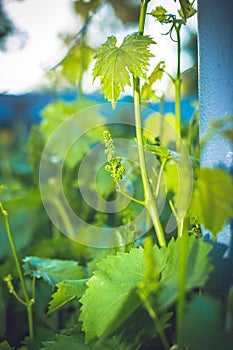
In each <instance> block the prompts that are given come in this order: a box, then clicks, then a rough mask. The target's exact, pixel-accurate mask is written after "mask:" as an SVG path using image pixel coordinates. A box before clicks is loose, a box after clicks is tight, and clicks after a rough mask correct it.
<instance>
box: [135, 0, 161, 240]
mask: <svg viewBox="0 0 233 350" xmlns="http://www.w3.org/2000/svg"><path fill="white" fill-rule="evenodd" d="M148 2H149V1H147V0H145V1H141V9H140V18H139V28H138V32H139V34H140V35H143V32H144V26H145V18H146V10H147V5H148ZM134 114H135V130H136V137H137V147H138V157H139V164H140V169H141V177H142V184H143V189H144V198H145V207H146V208H147V210H148V212H149V213H150V216H151V219H152V222H153V225H154V228H155V232H156V235H157V238H158V242H159V245H160V246H161V247H163V246H166V240H165V236H164V232H163V228H162V225H161V222H160V220H159V215H158V209H157V206H156V203H155V198H154V196H153V194H152V191H151V188H150V184H149V179H148V173H147V167H146V161H145V153H144V146H143V137H142V120H141V97H140V79H139V78H134Z"/></svg>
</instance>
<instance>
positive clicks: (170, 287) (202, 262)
mask: <svg viewBox="0 0 233 350" xmlns="http://www.w3.org/2000/svg"><path fill="white" fill-rule="evenodd" d="M211 249H212V246H211V245H210V244H207V243H205V242H203V240H202V239H196V238H195V237H193V236H191V237H189V239H188V262H187V274H186V285H185V289H186V292H188V291H191V290H192V289H194V288H198V287H203V286H204V285H205V283H206V281H207V279H208V277H209V274H210V273H211V271H212V270H213V266H212V264H211V262H210V259H209V258H208V254H209V253H210V251H211ZM181 253H182V252H181V251H180V239H179V238H178V239H177V240H174V239H171V241H170V242H169V244H168V247H167V255H168V259H167V262H166V265H165V268H164V269H163V271H162V274H161V279H160V286H161V292H160V293H159V294H158V298H157V301H156V304H158V308H159V309H160V310H161V311H163V310H165V309H167V308H168V307H170V306H171V305H172V304H173V303H174V302H175V301H176V300H177V297H178V273H179V271H178V264H179V257H180V254H181Z"/></svg>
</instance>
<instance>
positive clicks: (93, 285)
mask: <svg viewBox="0 0 233 350" xmlns="http://www.w3.org/2000/svg"><path fill="white" fill-rule="evenodd" d="M153 252H154V257H155V261H156V265H157V273H158V275H159V273H160V272H161V270H162V268H163V267H164V259H166V256H164V252H163V250H160V249H159V248H158V247H157V246H154V247H153ZM144 270H145V258H144V251H143V249H142V248H139V249H135V248H134V249H132V250H131V251H130V253H118V254H117V255H115V256H108V257H107V258H106V259H104V260H102V261H101V262H100V263H99V264H98V270H97V271H96V272H94V274H93V277H91V278H90V280H89V281H88V283H87V285H88V289H87V291H86V293H85V294H84V296H83V297H82V298H81V299H80V302H81V304H82V307H81V315H80V321H83V330H84V331H85V333H86V341H87V342H88V341H90V340H91V339H93V338H95V337H100V336H102V335H103V334H104V335H107V334H111V333H112V332H113V331H114V330H115V329H117V328H118V327H119V325H120V324H121V323H123V322H124V321H125V320H126V319H127V318H128V317H129V316H130V315H131V314H132V313H133V311H134V310H136V309H137V307H138V306H139V305H140V304H141V302H140V299H139V297H138V296H137V293H136V288H137V285H138V283H139V282H141V281H142V280H143V274H144ZM93 305H94V306H93Z"/></svg>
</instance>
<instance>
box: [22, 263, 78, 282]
mask: <svg viewBox="0 0 233 350" xmlns="http://www.w3.org/2000/svg"><path fill="white" fill-rule="evenodd" d="M24 269H25V274H27V275H31V276H35V277H37V278H41V277H42V278H43V279H44V280H45V281H46V282H47V283H48V284H49V285H50V286H51V287H53V288H54V287H55V285H56V284H58V283H59V282H62V281H64V280H67V279H68V280H78V279H82V278H83V277H84V273H83V270H82V267H81V266H78V262H77V261H72V260H58V259H42V258H38V257H26V258H25V259H24Z"/></svg>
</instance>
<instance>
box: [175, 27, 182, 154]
mask: <svg viewBox="0 0 233 350" xmlns="http://www.w3.org/2000/svg"><path fill="white" fill-rule="evenodd" d="M180 29H181V24H178V25H175V30H176V36H177V70H176V78H175V80H174V84H175V114H176V132H177V135H178V136H177V142H176V148H177V151H179V148H180V137H181V112H180V101H181V72H180V59H181V40H180Z"/></svg>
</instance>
